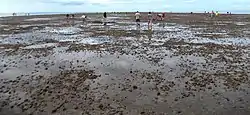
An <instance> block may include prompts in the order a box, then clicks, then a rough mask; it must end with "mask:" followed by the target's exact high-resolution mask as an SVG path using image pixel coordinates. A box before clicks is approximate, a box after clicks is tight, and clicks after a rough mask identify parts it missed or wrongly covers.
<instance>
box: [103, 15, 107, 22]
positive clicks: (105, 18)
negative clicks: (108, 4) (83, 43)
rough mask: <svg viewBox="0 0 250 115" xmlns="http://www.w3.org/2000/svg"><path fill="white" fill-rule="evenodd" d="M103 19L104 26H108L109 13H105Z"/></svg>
mask: <svg viewBox="0 0 250 115" xmlns="http://www.w3.org/2000/svg"><path fill="white" fill-rule="evenodd" d="M103 18H104V20H103V21H104V25H107V12H104V13H103Z"/></svg>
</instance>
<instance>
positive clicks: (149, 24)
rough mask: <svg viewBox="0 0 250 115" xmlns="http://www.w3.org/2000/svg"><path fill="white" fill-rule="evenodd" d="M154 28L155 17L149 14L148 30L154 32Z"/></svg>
mask: <svg viewBox="0 0 250 115" xmlns="http://www.w3.org/2000/svg"><path fill="white" fill-rule="evenodd" d="M152 26H153V15H152V13H151V12H149V13H148V30H152Z"/></svg>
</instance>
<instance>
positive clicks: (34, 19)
mask: <svg viewBox="0 0 250 115" xmlns="http://www.w3.org/2000/svg"><path fill="white" fill-rule="evenodd" d="M47 20H51V18H31V19H26V20H25V21H47Z"/></svg>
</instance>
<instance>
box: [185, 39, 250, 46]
mask: <svg viewBox="0 0 250 115" xmlns="http://www.w3.org/2000/svg"><path fill="white" fill-rule="evenodd" d="M188 42H191V43H214V44H222V45H249V44H250V39H249V38H218V39H209V38H197V39H193V40H191V41H188Z"/></svg>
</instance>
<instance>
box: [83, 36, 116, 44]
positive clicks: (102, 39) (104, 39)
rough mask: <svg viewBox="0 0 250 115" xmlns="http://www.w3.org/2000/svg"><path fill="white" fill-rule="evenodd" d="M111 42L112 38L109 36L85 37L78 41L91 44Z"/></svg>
mask: <svg viewBox="0 0 250 115" xmlns="http://www.w3.org/2000/svg"><path fill="white" fill-rule="evenodd" d="M109 42H111V39H110V38H108V37H99V38H84V39H82V40H81V41H79V42H78V43H80V44H90V45H97V44H103V43H109Z"/></svg>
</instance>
